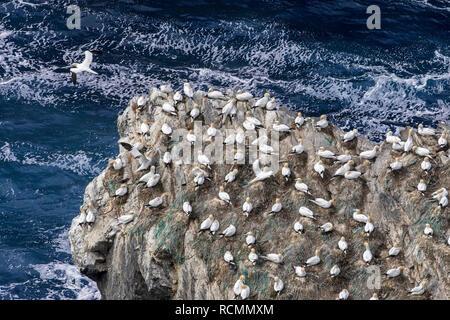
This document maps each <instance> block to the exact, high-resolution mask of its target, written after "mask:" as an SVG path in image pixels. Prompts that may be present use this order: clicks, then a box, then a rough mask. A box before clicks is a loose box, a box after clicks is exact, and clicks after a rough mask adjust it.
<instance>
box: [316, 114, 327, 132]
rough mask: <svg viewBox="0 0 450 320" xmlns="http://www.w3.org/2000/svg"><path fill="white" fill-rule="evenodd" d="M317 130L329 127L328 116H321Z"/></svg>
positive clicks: (317, 123)
mask: <svg viewBox="0 0 450 320" xmlns="http://www.w3.org/2000/svg"><path fill="white" fill-rule="evenodd" d="M315 127H316V128H319V129H325V128H326V127H328V120H327V116H326V115H324V114H323V115H321V116H320V120H319V121H317V122H316V125H315Z"/></svg>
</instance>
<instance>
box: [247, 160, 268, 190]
mask: <svg viewBox="0 0 450 320" xmlns="http://www.w3.org/2000/svg"><path fill="white" fill-rule="evenodd" d="M252 169H253V173H254V174H255V176H256V177H255V178H254V179H252V180H250V181H249V183H248V185H251V184H253V183H255V182H258V181H263V180H266V179H268V178H270V177H272V176H273V171H272V170H269V168H268V167H264V169H263V170H261V168H260V167H259V159H256V160H255V161H254V162H253V164H252Z"/></svg>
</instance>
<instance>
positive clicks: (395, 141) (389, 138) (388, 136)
mask: <svg viewBox="0 0 450 320" xmlns="http://www.w3.org/2000/svg"><path fill="white" fill-rule="evenodd" d="M401 141H402V140H401V139H400V137H397V136H394V135H393V134H392V131H388V132H387V133H386V142H387V143H390V144H400V142H401Z"/></svg>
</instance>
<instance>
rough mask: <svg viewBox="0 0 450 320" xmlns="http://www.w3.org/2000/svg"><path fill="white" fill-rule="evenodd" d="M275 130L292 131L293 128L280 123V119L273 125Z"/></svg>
mask: <svg viewBox="0 0 450 320" xmlns="http://www.w3.org/2000/svg"><path fill="white" fill-rule="evenodd" d="M272 128H273V130H275V131H278V132H290V131H291V130H292V129H291V128H289V126H287V125H285V124H280V121H278V120H277V121H275V123H274V124H273V125H272Z"/></svg>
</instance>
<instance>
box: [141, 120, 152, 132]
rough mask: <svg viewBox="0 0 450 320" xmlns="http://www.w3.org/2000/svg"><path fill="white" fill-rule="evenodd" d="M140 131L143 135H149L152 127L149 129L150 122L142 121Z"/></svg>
mask: <svg viewBox="0 0 450 320" xmlns="http://www.w3.org/2000/svg"><path fill="white" fill-rule="evenodd" d="M140 129H141V133H142V134H147V133H148V132H149V130H150V127H149V125H148V120H145V119H144V120H142V123H141V126H140Z"/></svg>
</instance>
